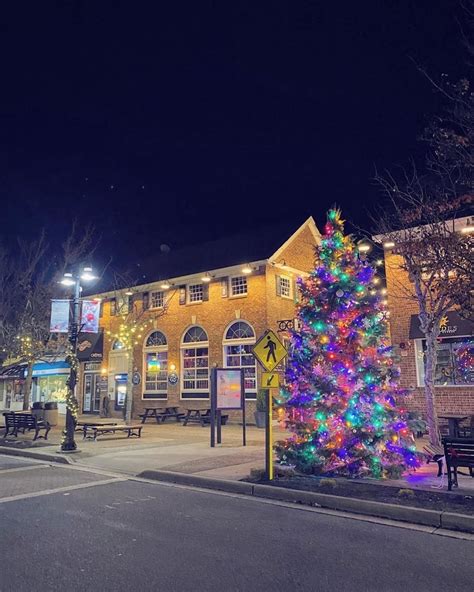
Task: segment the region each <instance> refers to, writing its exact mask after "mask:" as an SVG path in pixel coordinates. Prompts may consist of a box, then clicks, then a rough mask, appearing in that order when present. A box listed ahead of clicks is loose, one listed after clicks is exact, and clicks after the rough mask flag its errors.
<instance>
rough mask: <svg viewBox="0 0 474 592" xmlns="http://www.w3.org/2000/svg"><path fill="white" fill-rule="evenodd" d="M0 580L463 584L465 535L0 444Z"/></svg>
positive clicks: (470, 561) (44, 585) (116, 584)
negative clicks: (55, 461)
mask: <svg viewBox="0 0 474 592" xmlns="http://www.w3.org/2000/svg"><path fill="white" fill-rule="evenodd" d="M0 521H1V522H0V523H1V525H2V528H1V535H0V591H1V592H10V591H12V592H13V591H15V592H22V591H25V592H26V591H28V592H31V591H32V590H36V591H40V592H42V591H50V590H51V591H56V590H67V591H68V592H69V591H76V590H78V591H79V590H80V591H81V592H83V591H84V590H99V591H100V592H108V591H115V592H121V591H122V590H123V591H125V590H127V591H130V590H133V591H137V592H142V591H145V592H146V591H148V590H150V591H151V590H153V591H154V592H157V591H158V592H161V591H163V592H165V591H166V592H169V591H176V592H180V591H188V590H189V591H191V590H192V591H193V592H204V591H208V590H209V591H212V592H217V591H218V592H227V591H242V592H253V591H255V592H265V591H272V592H286V591H292V592H293V591H295V590H298V591H311V592H326V591H331V592H333V591H337V592H344V591H350V592H359V591H370V592H371V591H374V592H375V591H377V592H381V591H397V592H400V590H410V592H415V591H421V592H424V591H427V592H428V591H429V592H433V591H436V590H456V592H463V591H464V590H466V591H467V590H469V591H472V589H473V582H474V541H472V540H462V539H457V538H449V537H442V536H437V535H433V534H429V533H428V532H420V531H416V530H408V529H406V528H396V527H392V526H386V525H381V524H371V523H368V522H364V521H358V520H351V519H349V518H343V517H339V516H332V515H327V514H323V513H318V512H315V511H314V510H311V509H302V508H299V509H298V508H291V507H285V506H280V505H276V504H273V503H265V502H263V501H260V500H255V499H247V498H240V497H233V496H229V495H225V494H218V493H212V492H202V491H197V490H192V489H185V488H180V487H175V486H169V485H164V484H158V483H148V482H141V481H135V480H129V479H127V478H126V477H118V478H117V477H114V476H113V475H112V476H111V475H107V474H103V473H98V472H93V471H90V470H82V471H80V470H77V469H74V468H68V467H66V466H54V467H51V466H49V465H47V464H44V463H39V462H34V461H29V460H25V459H17V458H12V457H6V456H3V457H2V456H0Z"/></svg>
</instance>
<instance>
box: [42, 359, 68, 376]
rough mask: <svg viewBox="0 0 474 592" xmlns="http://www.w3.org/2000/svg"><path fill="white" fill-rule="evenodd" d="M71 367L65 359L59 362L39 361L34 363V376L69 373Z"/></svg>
mask: <svg viewBox="0 0 474 592" xmlns="http://www.w3.org/2000/svg"><path fill="white" fill-rule="evenodd" d="M69 369H70V368H69V365H68V364H67V363H66V362H65V361H64V360H60V361H59V362H37V363H36V364H33V377H35V376H52V375H54V374H69Z"/></svg>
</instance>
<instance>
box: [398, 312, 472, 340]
mask: <svg viewBox="0 0 474 592" xmlns="http://www.w3.org/2000/svg"><path fill="white" fill-rule="evenodd" d="M473 329H474V323H473V322H472V321H468V320H467V319H463V318H462V317H460V316H459V315H458V313H457V312H454V311H450V312H447V313H446V314H445V315H444V317H443V318H442V319H441V323H440V329H439V336H440V337H465V336H470V335H472V334H473ZM424 337H425V335H424V333H423V332H422V331H421V329H420V319H419V318H418V315H411V317H410V333H409V335H408V338H409V339H424Z"/></svg>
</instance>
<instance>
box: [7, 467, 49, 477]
mask: <svg viewBox="0 0 474 592" xmlns="http://www.w3.org/2000/svg"><path fill="white" fill-rule="evenodd" d="M47 468H48V465H32V466H29V465H27V466H26V467H15V468H13V469H0V475H4V474H5V473H18V472H20V471H31V470H33V469H47Z"/></svg>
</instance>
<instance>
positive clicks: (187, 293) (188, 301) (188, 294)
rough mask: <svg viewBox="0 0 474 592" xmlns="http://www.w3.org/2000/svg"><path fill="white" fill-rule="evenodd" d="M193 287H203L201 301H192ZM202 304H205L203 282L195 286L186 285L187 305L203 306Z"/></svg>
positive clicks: (196, 283) (194, 284)
mask: <svg viewBox="0 0 474 592" xmlns="http://www.w3.org/2000/svg"><path fill="white" fill-rule="evenodd" d="M191 286H193V287H194V286H200V287H201V299H200V300H190V296H191V292H190V288H191ZM202 302H204V284H203V283H202V282H195V283H193V284H187V285H186V304H201V303H202ZM206 333H207V331H206Z"/></svg>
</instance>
